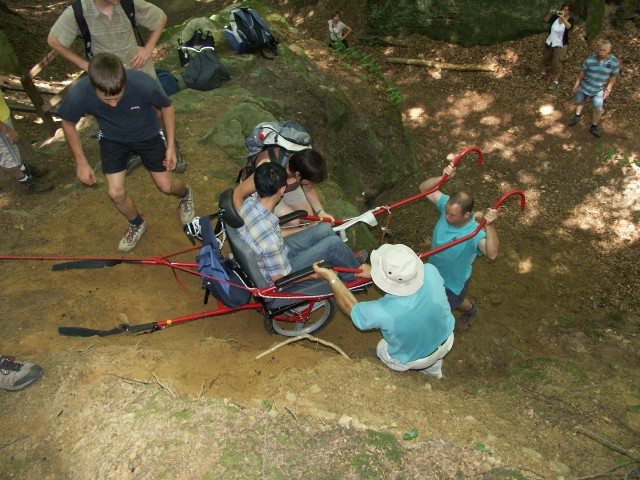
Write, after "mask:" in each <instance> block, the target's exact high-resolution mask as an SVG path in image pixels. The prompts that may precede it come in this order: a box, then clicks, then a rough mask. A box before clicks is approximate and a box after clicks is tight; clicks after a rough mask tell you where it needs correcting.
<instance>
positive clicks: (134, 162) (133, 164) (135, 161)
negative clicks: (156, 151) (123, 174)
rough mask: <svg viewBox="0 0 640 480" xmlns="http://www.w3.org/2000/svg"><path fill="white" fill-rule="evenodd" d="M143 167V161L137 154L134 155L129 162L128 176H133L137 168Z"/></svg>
mask: <svg viewBox="0 0 640 480" xmlns="http://www.w3.org/2000/svg"><path fill="white" fill-rule="evenodd" d="M140 165H142V159H141V158H140V155H138V154H137V153H134V154H132V155H131V156H130V157H129V161H128V162H127V176H129V175H131V172H133V171H134V170H135V169H136V168H138V167H139V166H140Z"/></svg>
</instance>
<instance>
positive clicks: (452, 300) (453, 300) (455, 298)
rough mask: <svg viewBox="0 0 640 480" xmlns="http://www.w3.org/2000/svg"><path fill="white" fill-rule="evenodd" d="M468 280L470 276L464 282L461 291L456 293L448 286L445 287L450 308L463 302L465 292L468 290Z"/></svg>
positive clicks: (456, 306) (469, 280) (465, 295)
mask: <svg viewBox="0 0 640 480" xmlns="http://www.w3.org/2000/svg"><path fill="white" fill-rule="evenodd" d="M469 282H471V278H468V279H467V281H466V282H464V287H462V291H461V292H460V293H459V294H458V295H456V294H455V293H453V292H452V291H451V290H449V289H448V288H445V291H446V292H447V300H449V306H450V307H451V310H453V309H455V308H458V307H459V306H460V305H462V302H464V299H465V298H467V292H468V291H469Z"/></svg>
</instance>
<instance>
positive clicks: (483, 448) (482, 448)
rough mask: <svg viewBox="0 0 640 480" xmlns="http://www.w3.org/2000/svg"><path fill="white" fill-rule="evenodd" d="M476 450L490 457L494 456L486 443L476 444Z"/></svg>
mask: <svg viewBox="0 0 640 480" xmlns="http://www.w3.org/2000/svg"><path fill="white" fill-rule="evenodd" d="M475 449H476V450H478V451H479V452H482V453H486V454H487V455H489V456H491V455H493V453H492V452H491V450H489V449H488V448H487V446H486V445H485V444H484V443H480V442H478V443H476V445H475Z"/></svg>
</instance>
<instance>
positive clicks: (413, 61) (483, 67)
mask: <svg viewBox="0 0 640 480" xmlns="http://www.w3.org/2000/svg"><path fill="white" fill-rule="evenodd" d="M387 62H389V63H402V64H404V65H419V66H421V67H431V68H441V69H443V70H458V71H462V72H495V71H496V66H495V65H487V64H467V65H457V64H455V63H442V62H432V61H430V60H420V59H418V58H387Z"/></svg>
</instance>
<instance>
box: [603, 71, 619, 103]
mask: <svg viewBox="0 0 640 480" xmlns="http://www.w3.org/2000/svg"><path fill="white" fill-rule="evenodd" d="M617 78H618V76H617V75H612V76H611V78H609V83H608V84H607V88H606V89H605V91H604V98H605V100H606V99H607V98H609V95H610V94H611V90H613V86H614V85H615V84H616V79H617Z"/></svg>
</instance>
